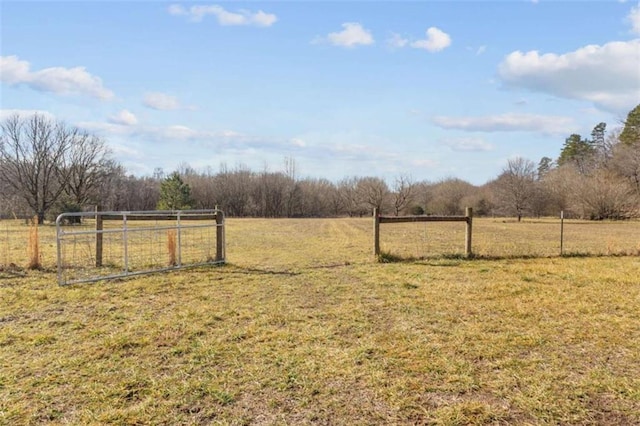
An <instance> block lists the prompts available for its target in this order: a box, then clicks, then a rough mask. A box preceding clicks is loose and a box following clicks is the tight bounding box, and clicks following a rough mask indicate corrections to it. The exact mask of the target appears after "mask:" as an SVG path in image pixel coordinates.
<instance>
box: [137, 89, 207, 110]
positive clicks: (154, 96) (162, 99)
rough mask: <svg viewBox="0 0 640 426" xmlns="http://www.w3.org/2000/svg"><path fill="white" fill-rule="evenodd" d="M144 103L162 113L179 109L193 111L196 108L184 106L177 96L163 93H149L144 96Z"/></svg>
mask: <svg viewBox="0 0 640 426" xmlns="http://www.w3.org/2000/svg"><path fill="white" fill-rule="evenodd" d="M142 103H143V104H144V105H145V106H147V107H149V108H151V109H157V110H160V111H173V110H178V109H188V110H193V109H195V107H193V106H186V105H182V104H181V103H180V101H179V100H178V98H176V97H175V96H171V95H167V94H166V93H161V92H149V93H146V94H145V95H144V99H143V101H142Z"/></svg>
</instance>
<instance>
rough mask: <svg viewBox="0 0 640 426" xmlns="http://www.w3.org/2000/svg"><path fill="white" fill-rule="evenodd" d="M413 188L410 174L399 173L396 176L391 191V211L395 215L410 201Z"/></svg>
mask: <svg viewBox="0 0 640 426" xmlns="http://www.w3.org/2000/svg"><path fill="white" fill-rule="evenodd" d="M414 188H415V184H414V183H413V180H412V179H411V176H408V175H400V176H398V177H397V178H396V180H395V182H394V185H393V193H392V198H393V211H394V213H395V215H396V216H398V215H399V214H400V211H402V210H403V209H404V208H405V207H407V205H408V204H409V203H410V202H411V201H412V199H413V190H414Z"/></svg>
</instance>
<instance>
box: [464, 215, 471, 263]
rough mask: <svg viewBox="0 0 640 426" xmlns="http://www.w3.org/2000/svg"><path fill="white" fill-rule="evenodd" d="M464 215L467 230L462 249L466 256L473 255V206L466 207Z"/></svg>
mask: <svg viewBox="0 0 640 426" xmlns="http://www.w3.org/2000/svg"><path fill="white" fill-rule="evenodd" d="M464 215H465V217H466V218H467V230H466V234H465V237H466V238H465V244H464V251H465V254H466V256H467V257H471V256H473V252H472V250H471V235H472V233H473V208H471V207H467V208H466V210H465V212H464Z"/></svg>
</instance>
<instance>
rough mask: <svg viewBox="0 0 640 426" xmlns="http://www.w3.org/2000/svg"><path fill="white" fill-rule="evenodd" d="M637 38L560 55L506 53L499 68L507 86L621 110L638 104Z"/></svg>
mask: <svg viewBox="0 0 640 426" xmlns="http://www.w3.org/2000/svg"><path fill="white" fill-rule="evenodd" d="M638 64H640V39H635V40H630V41H614V42H610V43H607V44H605V45H602V46H599V45H589V46H585V47H582V48H580V49H578V50H576V51H573V52H568V53H564V54H555V53H546V54H540V53H538V52H537V51H530V52H526V53H523V52H520V51H516V52H512V53H510V54H509V55H507V56H506V57H505V58H504V60H503V61H502V63H501V64H500V65H499V68H498V74H499V76H500V78H501V79H502V82H503V83H504V84H505V85H506V86H507V87H519V88H524V89H529V90H532V91H536V92H543V93H549V94H552V95H554V96H558V97H562V98H568V99H578V100H586V101H590V102H592V103H594V104H595V105H596V106H599V107H601V108H604V109H607V110H611V111H615V112H625V111H628V110H629V109H630V108H633V107H634V106H635V105H637V104H638V103H639V102H640V66H639V65H638Z"/></svg>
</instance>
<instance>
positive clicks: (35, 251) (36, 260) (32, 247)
mask: <svg viewBox="0 0 640 426" xmlns="http://www.w3.org/2000/svg"><path fill="white" fill-rule="evenodd" d="M27 248H28V256H29V263H28V265H27V268H29V269H41V268H42V263H41V262H40V238H39V237H38V217H37V216H36V217H34V218H33V219H32V221H31V224H30V225H29V242H28V244H27Z"/></svg>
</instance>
